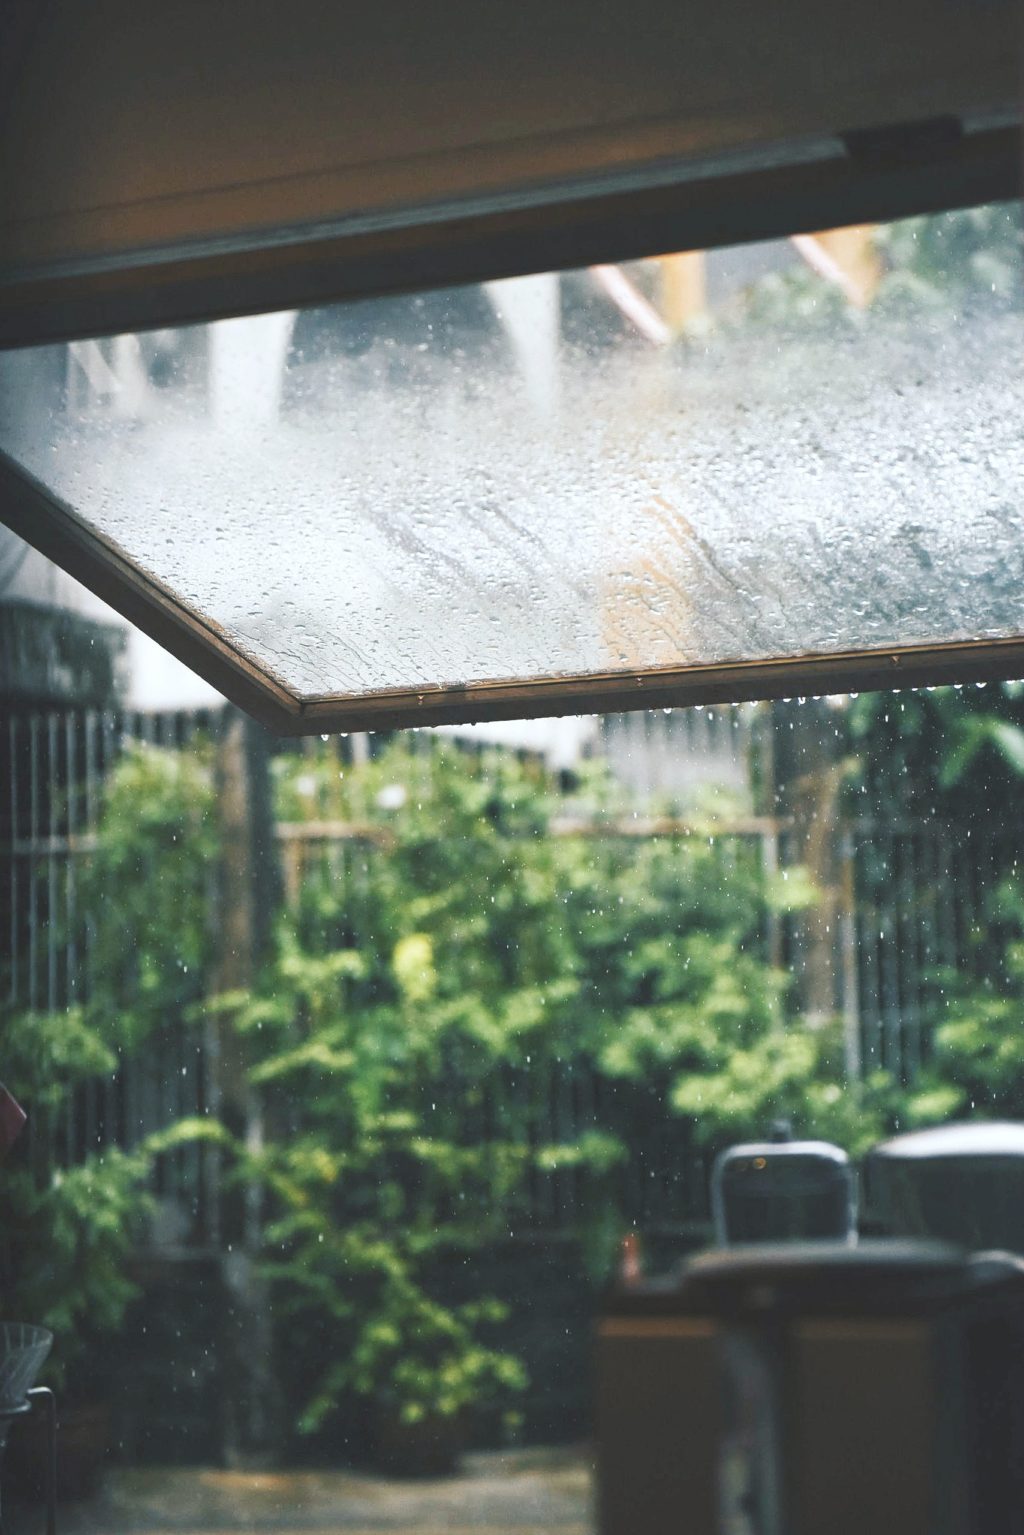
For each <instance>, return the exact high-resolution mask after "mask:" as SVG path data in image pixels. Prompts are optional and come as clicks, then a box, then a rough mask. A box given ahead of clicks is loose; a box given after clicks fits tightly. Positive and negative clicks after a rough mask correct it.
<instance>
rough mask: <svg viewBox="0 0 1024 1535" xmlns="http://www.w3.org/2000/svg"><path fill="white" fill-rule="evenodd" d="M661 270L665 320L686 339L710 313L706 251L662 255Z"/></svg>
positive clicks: (673, 330)
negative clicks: (705, 269)
mask: <svg viewBox="0 0 1024 1535" xmlns="http://www.w3.org/2000/svg"><path fill="white" fill-rule="evenodd" d="M658 266H659V267H660V269H661V317H662V319H663V320H664V321H665V324H666V325H667V326H668V328H669V330H670V331H671V332H672V334H673V335H674V336H682V335H685V333H686V332H687V331H688V330H692V329H693V327H694V326H695V325H697V324H699V323H700V322H701V320H702V319H703V318H704V315H705V314H706V313H707V307H708V297H707V283H706V281H705V274H704V252H703V251H684V252H682V253H681V254H679V255H675V256H659V257H658Z"/></svg>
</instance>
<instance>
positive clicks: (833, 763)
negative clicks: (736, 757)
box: [773, 699, 849, 1028]
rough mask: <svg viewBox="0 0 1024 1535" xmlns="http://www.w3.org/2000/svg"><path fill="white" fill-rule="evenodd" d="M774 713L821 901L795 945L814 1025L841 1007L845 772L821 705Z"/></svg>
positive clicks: (805, 916) (784, 777) (785, 779)
mask: <svg viewBox="0 0 1024 1535" xmlns="http://www.w3.org/2000/svg"><path fill="white" fill-rule="evenodd" d="M773 715H774V720H775V725H776V739H775V749H776V765H777V772H778V775H779V776H778V782H779V787H780V790H781V794H782V800H783V805H784V807H785V810H786V811H787V813H788V814H789V815H790V817H791V818H792V824H793V833H794V840H795V844H796V858H797V861H798V862H799V863H800V864H802V866H803V867H804V869H805V870H806V872H807V874H808V876H809V878H810V880H811V883H812V885H813V886H814V889H815V893H816V897H817V898H816V900H815V903H814V905H813V906H811V907H809V908H808V909H807V910H805V911H802V912H800V913H799V914H798V916H797V921H796V945H795V947H796V966H797V984H798V987H799V994H800V997H801V1002H802V1005H803V1009H804V1012H805V1014H806V1017H807V1021H808V1023H809V1025H810V1026H811V1027H812V1028H813V1027H816V1026H820V1025H822V1024H824V1023H825V1022H827V1021H828V1019H829V1018H834V1017H835V1016H836V1015H837V1014H838V1013H839V1011H840V1007H841V1003H840V996H841V991H842V987H841V962H842V961H841V942H840V939H841V931H840V922H841V916H842V899H841V896H842V879H841V869H840V837H839V796H840V791H841V789H842V784H843V779H844V777H845V772H846V768H845V764H844V763H843V761H842V760H841V759H840V758H839V757H838V754H837V741H836V736H835V732H834V729H833V728H831V726H832V722H831V720H830V717H829V716H830V711H829V708H828V706H827V705H826V704H825V703H824V702H823V701H822V700H820V699H807V701H806V702H804V703H801V704H796V703H791V704H781V705H779V704H776V705H775V708H774V711H773ZM847 1027H849V1021H848V1020H847Z"/></svg>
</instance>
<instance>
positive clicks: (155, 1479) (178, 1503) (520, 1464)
mask: <svg viewBox="0 0 1024 1535" xmlns="http://www.w3.org/2000/svg"><path fill="white" fill-rule="evenodd" d="M590 1486H591V1460H590V1458H589V1456H588V1455H587V1453H586V1452H585V1451H582V1450H562V1449H560V1450H515V1451H507V1452H501V1451H495V1452H488V1453H482V1454H474V1455H467V1456H465V1458H464V1461H463V1466H462V1470H461V1473H460V1474H459V1475H457V1476H451V1477H436V1478H430V1479H422V1480H415V1481H414V1480H402V1481H399V1480H395V1479H392V1478H388V1477H383V1476H373V1475H370V1474H367V1473H364V1472H355V1471H283V1472H263V1471H261V1472H246V1471H219V1470H206V1469H188V1468H179V1467H175V1468H163V1467H161V1468H147V1469H138V1468H136V1469H131V1470H115V1471H111V1472H110V1473H109V1475H108V1476H107V1479H106V1482H105V1484H104V1488H103V1492H102V1494H101V1495H100V1496H99V1497H98V1498H97V1499H96V1500H95V1501H94V1502H92V1503H90V1504H88V1505H69V1506H67V1507H65V1508H63V1509H62V1510H61V1515H60V1520H59V1530H60V1535H235V1532H238V1531H242V1530H248V1531H254V1532H255V1531H259V1532H269V1531H274V1530H280V1531H318V1532H321V1535H328V1532H337V1535H364V1532H365V1535H371V1532H372V1535H381V1532H385V1531H386V1532H390V1535H463V1532H469V1531H474V1532H480V1531H485V1532H489V1535H548V1532H552V1535H592V1530H593V1524H592V1519H591V1495H590ZM12 1512H13V1511H12ZM18 1513H19V1514H24V1516H25V1522H24V1523H23V1522H22V1520H21V1519H19V1520H18V1522H17V1524H15V1525H14V1526H12V1529H13V1530H14V1531H17V1532H20V1531H22V1530H24V1532H25V1535H32V1532H33V1531H34V1530H35V1528H36V1521H35V1519H34V1517H30V1515H29V1511H28V1510H20V1509H19V1510H18ZM31 1513H32V1516H34V1514H35V1511H34V1510H33V1511H31ZM41 1527H42V1526H41V1523H39V1528H41Z"/></svg>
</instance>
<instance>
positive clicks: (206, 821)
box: [0, 747, 216, 1393]
mask: <svg viewBox="0 0 1024 1535" xmlns="http://www.w3.org/2000/svg"><path fill="white" fill-rule="evenodd" d="M212 811H213V786H212V780H211V776H210V773H209V770H208V765H207V754H206V752H205V751H204V750H203V749H199V750H198V751H195V752H193V753H191V754H186V753H183V752H172V751H163V750H157V749H155V748H152V747H136V748H133V749H131V750H129V751H127V752H126V753H125V754H124V756H123V757H122V758H121V760H120V761H119V763H118V764H117V766H116V768H115V769H114V771H113V773H112V774H111V776H110V778H109V780H108V782H107V786H106V793H105V796H104V803H103V808H102V812H101V816H100V821H99V826H98V829H97V838H96V847H95V850H94V851H93V852H92V854H91V857H90V859H89V860H88V862H87V863H86V864H85V865H84V867H83V868H82V870H81V874H80V884H79V909H80V910H81V911H87V912H89V913H90V917H91V933H90V940H91V961H92V986H91V988H90V990H89V994H88V1000H87V1001H86V1002H85V1003H84V1004H82V1005H80V1006H76V1007H72V1008H69V1009H67V1010H66V1011H64V1012H57V1013H39V1012H34V1013H21V1014H17V1015H15V1016H13V1017H9V1018H7V1019H6V1020H5V1022H4V1029H3V1039H2V1069H3V1078H4V1081H5V1083H6V1085H7V1086H8V1087H9V1088H10V1090H11V1091H12V1092H13V1093H14V1095H15V1097H16V1098H17V1099H18V1100H19V1102H21V1103H22V1104H23V1105H24V1107H25V1109H26V1111H27V1112H28V1114H29V1118H30V1121H31V1124H32V1146H31V1148H30V1146H29V1138H28V1136H26V1137H23V1139H22V1141H21V1142H20V1143H19V1144H18V1146H17V1147H16V1149H15V1152H14V1154H13V1155H12V1157H11V1159H10V1161H9V1162H8V1163H7V1165H6V1166H5V1167H4V1169H3V1173H2V1176H0V1233H2V1238H0V1301H2V1308H3V1315H4V1316H5V1317H7V1318H11V1319H14V1320H21V1321H32V1322H36V1323H39V1324H41V1325H43V1326H46V1327H49V1328H51V1329H52V1330H53V1332H54V1334H55V1337H56V1341H55V1345H54V1351H53V1355H52V1359H51V1363H50V1366H49V1370H50V1378H51V1379H52V1380H54V1381H55V1382H56V1383H57V1384H58V1385H60V1386H61V1387H62V1388H63V1389H64V1390H65V1391H67V1390H70V1391H71V1392H72V1393H74V1392H76V1391H82V1390H85V1391H88V1390H90V1389H93V1390H94V1389H95V1386H96V1377H97V1375H98V1374H101V1373H102V1364H103V1358H104V1353H105V1346H106V1342H107V1340H108V1339H109V1338H110V1337H111V1335H113V1334H114V1333H115V1332H116V1331H117V1329H118V1327H119V1326H120V1324H121V1322H122V1320H123V1318H124V1314H125V1311H126V1309H127V1307H128V1305H129V1303H130V1301H131V1300H132V1299H133V1297H134V1296H135V1294H136V1287H135V1285H134V1283H133V1281H132V1279H131V1277H130V1274H129V1259H130V1257H131V1254H132V1251H133V1248H134V1246H135V1243H136V1241H137V1239H138V1237H139V1235H140V1234H141V1231H142V1227H143V1224H144V1221H145V1218H146V1216H147V1214H148V1213H149V1210H150V1207H151V1202H150V1197H149V1194H148V1192H147V1181H148V1176H149V1173H150V1170H151V1166H152V1158H153V1155H154V1154H155V1152H156V1151H158V1150H160V1149H162V1148H161V1147H159V1146H152V1147H151V1146H143V1147H139V1148H138V1149H137V1150H135V1151H133V1152H131V1153H129V1152H124V1151H120V1150H118V1149H117V1148H116V1147H108V1148H106V1149H105V1150H103V1151H97V1152H91V1153H87V1154H86V1156H85V1157H84V1159H83V1160H81V1161H80V1162H77V1163H76V1164H75V1165H72V1166H67V1167H62V1166H61V1165H60V1158H59V1157H58V1155H57V1148H58V1137H59V1128H60V1125H61V1124H62V1122H63V1121H64V1120H65V1119H66V1117H67V1112H68V1109H69V1106H70V1104H71V1103H72V1102H73V1100H74V1098H75V1096H76V1094H77V1093H78V1092H79V1091H80V1090H81V1089H82V1088H83V1087H84V1086H85V1084H87V1083H90V1082H95V1081H97V1080H99V1079H102V1078H104V1077H107V1078H109V1077H110V1076H112V1075H113V1074H114V1073H115V1072H116V1070H117V1068H118V1065H119V1063H120V1062H121V1061H122V1060H123V1059H124V1058H125V1056H126V1055H127V1054H129V1053H130V1052H131V1051H132V1050H138V1049H140V1048H144V1046H145V1041H146V1039H147V1037H149V1035H150V1034H151V1033H152V1031H153V1030H154V1029H156V1028H158V1027H165V1026H167V1025H168V1024H170V1023H174V1022H175V1021H180V1019H181V1016H182V1012H183V1010H184V1009H185V1007H186V1006H187V1005H188V1004H189V1003H190V1002H194V1000H195V999H196V998H197V997H198V996H199V995H200V994H201V990H202V986H203V980H204V974H203V972H204V967H205V965H206V962H207V958H208V953H209V936H208V934H209V912H208V890H209V881H210V875H211V869H212V864H213V860H214V857H215V854H216V838H215V835H214V832H213V830H212ZM79 940H80V941H81V935H79ZM171 1134H172V1132H171V1131H169V1132H168V1136H170V1135H171Z"/></svg>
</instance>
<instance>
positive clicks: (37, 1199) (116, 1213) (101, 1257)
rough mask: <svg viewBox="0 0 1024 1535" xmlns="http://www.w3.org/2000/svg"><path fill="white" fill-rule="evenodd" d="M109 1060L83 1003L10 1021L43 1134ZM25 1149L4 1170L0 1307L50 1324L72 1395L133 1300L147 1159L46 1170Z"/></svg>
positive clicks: (22, 1096) (13, 1049)
mask: <svg viewBox="0 0 1024 1535" xmlns="http://www.w3.org/2000/svg"><path fill="white" fill-rule="evenodd" d="M114 1059H115V1058H114V1055H113V1053H112V1051H111V1049H110V1047H109V1046H108V1045H107V1044H106V1043H105V1042H104V1041H103V1040H102V1039H101V1038H100V1037H99V1035H98V1033H97V1031H96V1030H94V1029H92V1028H90V1027H89V1026H88V1024H87V1023H86V1022H85V1020H84V1016H83V1013H82V1011H81V1010H80V1009H73V1010H71V1011H69V1012H68V1013H61V1014H46V1013H43V1014H40V1013H23V1014H18V1015H16V1016H15V1017H13V1018H10V1019H8V1020H7V1022H6V1025H5V1028H4V1035H3V1065H4V1077H5V1080H6V1083H7V1085H8V1086H9V1088H10V1089H11V1091H12V1092H13V1093H14V1094H15V1096H16V1097H17V1098H18V1100H19V1101H20V1102H22V1103H23V1104H24V1105H25V1107H26V1108H27V1110H28V1112H29V1114H30V1116H31V1118H32V1120H33V1123H34V1130H35V1134H36V1136H37V1137H38V1138H39V1140H40V1141H45V1140H46V1139H47V1138H48V1136H50V1135H52V1133H53V1130H54V1127H55V1125H56V1123H57V1120H58V1116H59V1115H60V1114H61V1111H62V1110H63V1109H64V1108H65V1106H66V1103H67V1100H68V1098H69V1096H70V1095H72V1094H73V1093H74V1092H75V1090H76V1088H77V1087H78V1086H79V1085H80V1084H81V1083H84V1082H85V1081H87V1080H88V1079H89V1078H91V1077H94V1076H96V1075H97V1074H99V1073H103V1072H109V1071H110V1070H111V1069H112V1066H113V1064H114ZM28 1151H29V1148H28V1145H27V1142H26V1141H25V1140H23V1141H22V1143H20V1144H19V1146H18V1148H17V1150H16V1152H15V1154H14V1155H13V1156H12V1157H11V1159H10V1161H9V1162H8V1164H7V1165H6V1166H5V1167H4V1169H3V1174H2V1176H0V1234H2V1235H0V1311H2V1315H3V1317H4V1318H5V1319H8V1320H11V1321H30V1322H35V1323H37V1324H39V1325H41V1326H44V1327H49V1328H50V1329H51V1330H52V1331H53V1333H54V1334H55V1337H56V1342H55V1346H54V1352H53V1356H52V1359H51V1362H50V1366H49V1378H50V1379H51V1380H53V1381H54V1382H55V1383H56V1384H57V1385H59V1386H62V1387H64V1388H70V1389H71V1390H72V1391H74V1390H75V1389H76V1387H77V1388H80V1389H81V1388H84V1387H85V1385H86V1380H85V1377H87V1376H88V1375H91V1374H94V1373H95V1370H94V1367H93V1365H94V1361H95V1360H96V1359H97V1356H98V1354H99V1353H100V1351H101V1350H102V1345H103V1341H104V1339H106V1338H107V1337H109V1336H110V1335H111V1334H112V1333H113V1332H115V1331H116V1329H117V1327H118V1326H119V1325H120V1323H121V1320H122V1318H123V1316H124V1313H125V1309H126V1307H127V1306H128V1303H129V1302H130V1301H131V1300H132V1298H133V1297H134V1295H135V1286H134V1285H133V1283H132V1281H131V1279H130V1278H129V1276H128V1273H127V1260H128V1258H129V1256H130V1254H131V1251H132V1247H133V1244H134V1241H135V1239H136V1237H137V1235H138V1232H139V1227H140V1223H141V1221H142V1219H143V1217H144V1216H145V1214H146V1211H147V1209H148V1198H147V1195H146V1192H145V1179H146V1175H147V1173H148V1171H149V1159H148V1157H147V1156H146V1155H145V1154H144V1153H142V1152H139V1153H136V1154H133V1155H129V1154H128V1153H125V1152H122V1151H118V1150H117V1149H116V1148H111V1149H108V1150H106V1151H104V1152H101V1153H100V1152H98V1153H94V1154H92V1155H90V1156H87V1157H86V1158H85V1160H84V1161H83V1162H81V1163H80V1164H79V1165H77V1166H74V1167H70V1168H66V1169H62V1168H60V1167H52V1166H51V1167H48V1168H47V1169H45V1170H44V1171H43V1172H42V1173H41V1174H40V1173H37V1172H36V1170H35V1168H34V1167H33V1165H32V1162H31V1160H30V1159H29V1156H28Z"/></svg>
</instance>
